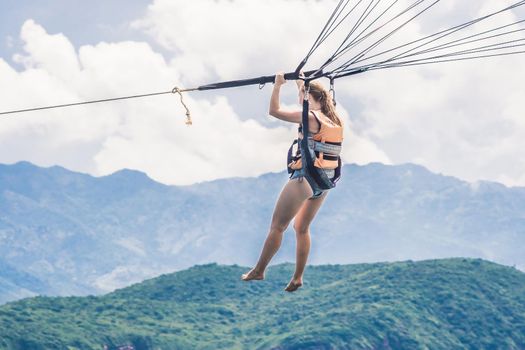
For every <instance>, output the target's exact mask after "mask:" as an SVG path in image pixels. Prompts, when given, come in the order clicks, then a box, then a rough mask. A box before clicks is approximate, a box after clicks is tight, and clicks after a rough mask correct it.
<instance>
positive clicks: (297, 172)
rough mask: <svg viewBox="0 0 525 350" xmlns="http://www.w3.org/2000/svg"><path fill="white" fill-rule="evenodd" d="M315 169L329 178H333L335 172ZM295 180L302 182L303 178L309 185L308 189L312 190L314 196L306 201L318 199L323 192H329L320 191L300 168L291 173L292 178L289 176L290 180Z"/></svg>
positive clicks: (315, 183)
mask: <svg viewBox="0 0 525 350" xmlns="http://www.w3.org/2000/svg"><path fill="white" fill-rule="evenodd" d="M315 169H316V170H317V171H324V172H325V173H326V175H327V176H328V177H329V178H332V177H334V174H335V170H322V169H318V168H315ZM296 178H298V179H299V181H302V180H303V178H305V179H306V181H307V182H308V184H309V185H310V187H311V188H312V191H313V192H314V194H313V195H312V197H310V198H308V199H316V198H319V197H320V196H321V195H322V194H323V193H324V192H326V191H329V190H323V189H321V188H320V187H319V186H318V185H317V182H315V180H314V179H313V178H312V177H311V176H310V175H309V174H308V173H305V172H304V170H303V169H302V168H301V169H297V170H294V171H293V173H292V176H290V180H291V179H296Z"/></svg>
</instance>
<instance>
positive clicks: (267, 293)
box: [0, 258, 525, 350]
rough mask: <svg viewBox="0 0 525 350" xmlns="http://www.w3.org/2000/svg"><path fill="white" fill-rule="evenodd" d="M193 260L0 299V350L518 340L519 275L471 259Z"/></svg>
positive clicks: (290, 349)
mask: <svg viewBox="0 0 525 350" xmlns="http://www.w3.org/2000/svg"><path fill="white" fill-rule="evenodd" d="M246 270H247V267H243V266H239V265H217V264H206V265H197V266H194V267H192V268H190V269H186V270H182V271H178V272H176V273H170V274H165V275H161V276H159V277H156V278H154V279H150V280H146V281H144V282H142V283H139V284H135V285H132V286H130V287H127V288H123V289H119V290H116V291H114V292H112V293H109V294H106V295H103V296H99V297H93V296H89V297H69V298H50V297H36V298H28V299H24V300H21V301H17V302H12V303H9V304H6V305H3V306H0V349H2V350H14V349H31V350H44V349H72V350H73V349H102V348H103V346H104V345H106V346H107V347H108V349H111V350H115V349H117V347H118V346H119V345H121V346H124V345H129V346H133V347H134V348H135V349H137V350H152V349H157V350H171V349H179V350H184V349H192V350H193V349H233V350H236V349H247V350H248V349H249V350H252V349H256V350H257V349H261V350H263V349H264V350H267V349H273V350H277V349H279V350H296V349H301V350H314V349H316V350H317V349H352V350H361V349H362V350H364V349H367V350H368V349H377V350H407V349H433V350H449V349H458V350H461V349H479V350H483V349H487V350H488V349H513V350H514V349H516V350H517V349H524V348H525V273H523V272H521V271H519V270H516V269H513V268H511V267H506V266H502V265H498V264H495V263H491V262H488V261H484V260H480V259H462V258H454V259H441V260H425V261H418V262H413V261H403V262H396V263H373V264H353V265H318V266H309V267H308V269H307V271H306V275H305V278H304V280H303V282H304V284H303V287H301V288H300V289H299V290H298V291H296V292H294V293H292V294H289V293H287V292H284V291H283V288H284V287H285V286H286V283H287V282H288V281H289V279H290V277H291V275H292V274H293V270H294V266H293V264H279V265H273V266H270V267H269V268H268V271H267V274H266V279H265V280H264V281H252V282H244V281H241V280H240V278H239V277H240V275H241V273H243V272H245V271H246Z"/></svg>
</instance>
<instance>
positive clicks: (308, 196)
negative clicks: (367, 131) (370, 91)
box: [241, 73, 343, 292]
mask: <svg viewBox="0 0 525 350" xmlns="http://www.w3.org/2000/svg"><path fill="white" fill-rule="evenodd" d="M285 82H286V80H285V79H284V76H283V74H282V73H278V74H277V75H276V77H275V84H274V87H273V92H272V97H271V100H270V111H269V112H270V115H272V116H273V117H275V118H278V119H281V120H284V121H287V122H291V123H298V124H301V121H302V111H301V110H296V111H285V110H282V109H281V106H280V103H279V93H280V89H281V86H282V85H283V84H284V83H285ZM297 86H298V88H299V103H300V104H302V101H303V99H304V94H305V88H304V82H303V81H302V80H297ZM308 100H309V105H310V108H309V110H310V112H309V115H308V129H309V130H308V138H312V139H315V140H319V141H321V140H322V141H323V142H324V141H325V139H326V135H332V138H333V135H336V138H339V139H340V140H339V141H341V142H342V138H343V132H342V130H343V124H342V122H341V120H340V119H339V117H338V116H337V113H336V112H335V106H334V103H333V101H332V98H331V95H330V93H329V92H328V91H326V89H324V88H323V86H322V85H321V84H320V83H318V82H317V81H312V82H310V89H309V95H308ZM303 132H304V130H303ZM302 137H303V135H302V133H301V132H300V133H299V138H302ZM312 142H313V141H312ZM339 147H340V146H339ZM310 154H311V156H312V157H315V158H313V159H315V166H316V170H317V171H324V172H325V173H326V175H327V176H328V178H333V177H334V173H335V168H336V166H337V161H335V164H334V161H333V160H332V161H328V160H325V159H324V158H323V157H324V156H323V155H322V154H321V156H320V157H318V156H317V155H319V152H314V150H313V149H311V150H310ZM332 157H336V156H334V155H332ZM326 158H329V155H327V156H326ZM332 159H333V158H332ZM292 163H293V164H290V168H291V169H294V170H293V173H292V175H291V176H290V180H289V181H288V182H287V183H286V185H285V186H284V188H283V189H282V191H281V193H280V195H279V199H278V200H277V203H276V205H275V209H274V212H273V216H272V222H271V225H270V232H269V233H268V237H267V238H266V241H265V243H264V247H263V250H262V252H261V255H260V257H259V261H258V262H257V264H256V266H255V267H254V268H253V269H251V270H250V271H249V272H247V273H245V274H243V275H242V277H241V279H242V280H244V281H250V280H263V279H264V271H265V269H266V267H267V266H268V264H269V263H270V260H271V259H272V257H273V256H274V254H275V253H276V252H277V250H278V249H279V247H280V245H281V241H282V236H283V232H284V231H285V230H286V228H287V227H288V225H289V224H290V221H291V220H292V219H293V218H294V217H295V221H294V225H293V227H294V229H295V232H296V238H297V252H296V267H295V273H294V275H293V277H292V279H291V281H290V282H289V283H288V285H287V286H286V288H285V289H284V290H285V291H287V292H293V291H295V290H297V289H298V288H299V287H300V286H302V284H303V280H302V279H303V273H304V269H305V265H306V260H307V259H308V253H309V251H310V229H309V227H310V223H311V222H312V220H313V219H314V217H315V214H316V213H317V211H318V210H319V208H320V207H321V204H322V203H323V201H324V200H325V198H326V195H327V194H328V190H322V189H321V188H319V186H318V185H317V183H316V182H315V181H314V179H313V178H312V176H311V174H309V173H308V171H306V172H305V170H306V169H304V170H303V168H302V166H301V165H302V164H301V159H299V160H298V161H294V162H292ZM303 179H306V181H303Z"/></svg>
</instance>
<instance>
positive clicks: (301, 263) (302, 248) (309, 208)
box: [285, 192, 328, 292]
mask: <svg viewBox="0 0 525 350" xmlns="http://www.w3.org/2000/svg"><path fill="white" fill-rule="evenodd" d="M327 195H328V192H325V193H323V194H322V195H321V196H320V197H319V198H316V199H312V200H307V201H306V202H304V203H303V205H302V207H301V209H300V210H299V212H298V213H297V216H296V217H295V221H294V225H293V227H294V230H295V235H296V238H297V250H296V263H295V273H294V275H293V277H292V281H291V282H292V283H289V284H288V286H287V287H286V289H285V290H287V291H290V292H293V291H294V290H296V289H297V288H299V287H300V286H301V285H302V284H303V274H304V269H305V266H306V261H307V260H308V254H309V252H310V224H311V223H312V221H313V219H314V217H315V215H316V214H317V211H318V210H319V208H320V207H321V204H323V201H324V199H325V198H326V196H327Z"/></svg>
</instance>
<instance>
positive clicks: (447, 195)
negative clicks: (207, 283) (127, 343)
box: [0, 162, 525, 300]
mask: <svg viewBox="0 0 525 350" xmlns="http://www.w3.org/2000/svg"><path fill="white" fill-rule="evenodd" d="M286 181H287V176H286V174H285V173H284V172H283V173H278V174H274V173H270V174H265V175H262V176H259V177H257V178H231V179H224V180H217V181H212V182H206V183H200V184H195V185H192V186H183V187H177V186H165V185H162V184H159V183H156V182H154V181H152V180H151V179H149V178H148V177H147V176H146V175H144V174H142V173H140V172H136V171H131V170H123V171H120V172H117V173H115V174H112V175H110V176H106V177H101V178H94V177H91V176H88V175H85V174H79V173H74V172H71V171H68V170H66V169H63V168H60V167H51V168H40V167H36V166H34V165H31V164H29V163H27V162H21V163H17V164H14V165H0V259H3V260H4V261H5V262H6V263H8V264H10V266H13V267H15V268H16V269H17V270H18V271H21V272H26V273H28V274H30V275H32V276H34V277H36V278H38V279H39V280H41V281H43V283H45V284H47V285H48V286H50V288H49V289H47V290H43V289H40V292H44V293H46V294H54V295H71V294H75V295H85V294H88V293H100V292H102V291H111V290H114V289H115V288H119V287H123V286H126V285H129V284H130V283H134V282H138V281H141V280H143V279H145V278H148V277H152V276H155V275H158V274H159V273H163V272H172V271H175V270H180V269H184V268H188V267H190V266H192V265H195V264H202V263H209V262H218V263H222V264H243V265H251V264H254V263H255V261H256V259H257V257H258V255H259V253H260V249H261V247H262V244H263V242H264V239H265V236H266V234H267V230H268V227H269V224H270V219H271V214H272V211H273V207H274V205H275V201H276V200H277V196H278V194H279V191H280V189H281V188H282V186H283V185H284V184H285V183H286ZM524 213H525V189H524V188H507V187H505V186H503V185H500V184H496V183H488V182H480V183H476V184H470V183H467V182H464V181H461V180H458V179H456V178H453V177H447V176H442V175H438V174H433V173H431V172H429V171H428V170H426V169H425V168H423V167H421V166H417V165H413V164H405V165H398V166H387V165H382V164H378V163H372V164H369V165H366V166H357V165H345V167H344V169H343V178H342V180H341V181H340V182H339V183H338V186H337V188H336V189H335V190H333V191H332V193H330V194H329V196H328V198H327V200H326V203H325V204H324V205H323V207H322V208H321V210H320V211H319V213H318V215H317V217H316V219H315V221H314V223H313V224H312V229H311V232H312V247H311V255H310V260H309V263H311V264H324V263H352V262H374V261H396V260H404V259H414V260H419V259H427V258H443V257H453V256H468V257H481V258H485V259H489V260H492V261H496V262H499V263H503V264H507V265H516V266H517V267H518V268H521V269H525V255H524V254H523V249H522V247H523V246H525V214H524ZM294 260H295V234H294V233H293V231H292V230H291V227H290V228H289V230H288V231H287V232H286V233H285V238H284V240H283V244H282V246H281V250H280V251H279V253H278V254H277V255H276V256H275V258H274V260H273V263H279V262H283V261H294ZM10 283H12V285H14V286H16V285H17V284H16V282H13V281H11V282H10ZM5 285H6V284H4V286H5ZM5 288H7V289H9V288H8V287H5ZM5 288H4V290H5ZM17 288H18V287H17ZM23 288H24V289H27V288H28V286H25V287H23ZM15 290H16V288H15V289H12V290H11V292H9V291H6V293H11V294H10V297H6V296H4V297H0V300H2V299H3V300H11V299H13V295H16V292H15ZM28 290H30V291H31V292H36V293H40V292H39V290H38V289H37V288H29V289H28ZM13 293H15V294H13ZM20 296H24V295H20Z"/></svg>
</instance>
